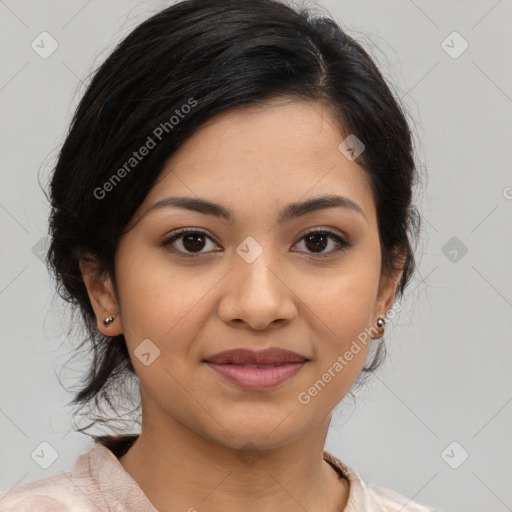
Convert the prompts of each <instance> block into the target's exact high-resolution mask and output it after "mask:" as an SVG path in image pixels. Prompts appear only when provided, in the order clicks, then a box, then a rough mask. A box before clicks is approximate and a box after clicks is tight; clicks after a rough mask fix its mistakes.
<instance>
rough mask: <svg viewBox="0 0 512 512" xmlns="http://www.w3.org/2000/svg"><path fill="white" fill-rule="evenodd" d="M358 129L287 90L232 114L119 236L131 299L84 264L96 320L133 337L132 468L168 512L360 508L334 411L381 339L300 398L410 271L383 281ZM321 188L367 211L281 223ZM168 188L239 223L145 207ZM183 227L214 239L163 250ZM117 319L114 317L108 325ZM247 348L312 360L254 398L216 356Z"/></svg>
mask: <svg viewBox="0 0 512 512" xmlns="http://www.w3.org/2000/svg"><path fill="white" fill-rule="evenodd" d="M344 138H345V136H344V135H343V134H342V132H341V130H340V128H339V126H338V125H337V123H336V122H335V120H334V118H333V117H332V116H331V113H330V111H329V110H328V109H327V108H326V107H324V106H323V105H321V104H319V103H306V102H302V101H298V100H291V99H281V100H280V101H275V100H274V101H273V102H269V103H267V104H266V105H265V107H264V108H261V107H251V108H245V109H240V110H237V111H230V112H227V113H223V114H220V115H218V116H216V117H215V118H213V119H212V120H210V121H209V122H208V123H206V124H205V125H204V126H203V128H202V129H200V130H198V131H197V132H196V133H195V134H194V135H193V136H192V137H191V138H190V139H189V140H188V141H187V142H186V143H185V144H184V145H183V146H182V147H181V148H180V149H179V151H178V152H176V153H175V154H174V155H173V156H172V158H171V159H170V160H169V161H168V162H167V164H166V166H165V168H164V169H163V171H162V173H161V175H160V177H159V180H158V182H157V183H156V185H155V186H154V187H153V189H152V190H151V191H150V193H149V194H148V196H147V197H146V199H145V201H144V203H143V204H142V205H141V207H140V208H139V209H138V211H137V212H136V214H135V215H134V217H133V219H132V222H131V223H130V228H131V229H130V230H129V231H128V233H126V234H125V235H124V236H123V237H122V238H121V240H120V243H119V246H118V250H117V252H116V261H115V264H116V276H117V280H118V282H117V285H118V293H119V296H118V297H116V296H115V294H114V292H113V287H112V283H111V281H110V279H109V278H108V277H106V276H99V277H98V276H95V274H94V272H92V271H90V269H88V267H87V266H86V264H85V262H83V261H82V262H81V269H82V272H83V276H84V281H85V283H86V285H87V289H88V291H89V296H90V299H91V302H92V304H93V307H94V310H95V312H96V315H97V319H98V329H99V330H100V331H101V332H102V333H104V334H105V335H107V336H114V335H117V334H119V333H124V335H125V338H126V342H127V345H128V348H129V352H130V357H131V359H132V362H133V365H134V367H135V370H136V372H137V375H138V377H139V380H140V391H141V398H142V414H143V417H142V433H141V436H140V438H139V439H138V440H137V442H136V443H135V444H134V446H133V447H132V448H131V449H130V450H129V451H128V453H127V454H126V455H124V456H123V457H121V458H120V462H121V464H122V465H123V466H124V468H125V469H126V471H127V472H128V473H130V475H131V476H132V477H133V478H134V479H135V481H136V482H137V483H138V484H139V486H140V487H141V488H142V490H143V491H144V492H145V493H146V495H147V497H148V498H149V500H150V501H151V502H152V503H153V505H154V506H155V507H156V508H158V510H160V511H165V510H171V509H172V510H189V509H191V508H192V507H195V508H196V509H197V510H198V511H199V512H200V511H201V510H208V511H209V512H212V511H213V512H216V511H219V512H220V511H223V512H230V511H235V510H236V511H239V510H244V511H248V512H252V511H256V510H258V511H260V510H274V509H275V506H276V503H279V509H280V510H281V511H299V510H300V511H303V510H307V511H308V512H314V511H323V512H325V511H332V512H334V511H338V512H339V511H341V510H342V509H343V507H344V506H345V504H346V501H347V498H348V492H349V487H348V483H347V482H346V481H345V480H343V479H338V477H337V474H336V473H335V472H334V470H333V468H331V466H329V465H328V464H327V463H326V462H325V461H323V460H322V452H323V449H324V443H325V439H326V436H327V430H328V426H329V421H330V415H331V411H332V410H333V408H334V407H335V406H336V405H337V404H338V403H339V402H340V401H341V400H342V399H343V397H344V396H345V394H346V393H347V392H348V391H349V390H350V388H351V386H352V384H353V383H354V381H355V380H356V378H357V376H358V375H359V373H360V371H361V368H362V367H363V365H364V362H365V358H366V355H367V351H368V345H366V346H365V345H361V347H362V350H361V351H360V352H359V353H358V354H357V355H354V358H353V359H352V360H351V361H350V362H349V363H348V364H347V365H346V366H345V367H344V368H343V370H342V371H340V372H339V373H337V374H336V376H335V377H334V378H332V380H331V382H330V383H328V384H327V385H326V386H325V387H324V389H322V390H321V392H319V393H318V394H317V396H315V397H313V398H311V401H310V402H309V403H308V404H307V405H305V404H302V403H300V402H299V401H298V399H297V396H298V394H299V393H300V392H301V391H307V390H308V388H310V387H311V386H312V385H313V383H314V382H315V381H317V380H318V379H319V378H320V377H321V376H322V374H323V373H324V372H325V371H327V369H328V368H329V367H332V365H333V364H334V362H335V361H336V360H337V358H338V356H339V355H343V354H344V353H345V352H346V351H347V350H348V349H349V347H350V346H351V344H352V342H353V341H354V340H357V336H358V334H360V333H361V332H363V331H364V329H365V328H369V327H371V326H372V325H374V324H375V321H376V320H377V318H378V317H379V316H382V317H384V316H385V314H386V312H387V311H388V310H389V309H390V308H391V306H392V305H393V302H394V297H395V292H396V286H397V283H398V281H399V279H400V275H401V274H400V273H398V274H396V275H394V276H392V278H389V279H384V278H382V281H381V280H380V278H381V265H380V257H381V254H380V250H381V249H380V242H379V236H378V229H377V218H376V209H375V203H374V199H373V195H372V192H371V189H370V187H369V182H368V178H367V175H366V173H365V171H364V170H363V169H362V168H361V167H360V166H359V165H358V164H357V163H356V162H355V161H350V160H349V159H347V158H346V157H345V156H344V155H343V153H342V152H340V150H339V149H338V146H339V144H340V143H341V141H342V140H343V139H344ZM323 194H339V195H344V196H348V197H349V198H350V199H352V200H353V201H355V202H356V203H357V204H358V205H359V206H360V207H361V209H362V211H363V213H364V215H361V214H359V213H357V212H355V211H353V210H350V209H348V208H343V207H335V208H329V209H324V210H321V211H317V212H314V213H310V214H307V215H305V216H302V217H297V218H294V219H291V220H288V221H286V222H284V223H282V224H278V223H277V217H278V213H279V212H280V210H281V209H282V208H283V207H284V206H286V205H287V204H289V203H292V202H298V201H304V200H305V199H310V198H313V197H317V196H320V195H323ZM168 196H195V197H201V198H205V199H208V200H210V201H213V202H215V203H220V204H222V205H224V206H226V207H228V208H231V209H232V210H233V215H234V221H233V222H229V221H227V220H225V219H220V218H216V217H213V216H209V215H204V214H201V213H196V212H191V211H187V210H184V209H179V208H170V209H159V210H155V211H153V212H152V213H150V214H148V215H144V212H146V210H147V209H148V207H149V206H151V205H153V204H154V203H155V202H156V201H159V200H161V199H163V198H166V197H168ZM180 228H197V229H198V230H200V231H203V232H205V233H206V235H207V236H209V237H210V238H208V237H204V238H202V239H201V238H200V239H199V241H198V242H194V243H195V244H196V245H193V244H192V245H191V244H190V243H189V244H188V245H186V244H185V242H184V239H183V238H181V239H178V240H176V241H175V242H174V243H173V244H172V246H167V247H165V246H163V245H162V242H163V241H165V240H166V239H169V238H170V235H172V234H173V233H174V232H175V231H176V230H178V229H180ZM315 228H323V229H328V230H329V231H333V232H334V233H335V234H337V235H339V236H341V238H343V239H344V240H347V241H349V242H350V243H352V244H353V246H352V247H349V248H347V249H345V250H342V251H340V252H337V253H335V252H334V251H335V249H336V247H337V244H336V242H335V240H333V239H331V238H327V244H328V245H327V246H326V247H325V248H323V246H322V245H319V242H318V241H316V242H314V243H313V244H311V243H308V242H307V239H305V238H304V236H305V235H306V234H307V233H308V232H309V231H311V229H315ZM248 236H250V237H252V238H254V239H255V240H256V241H257V243H258V244H259V245H260V246H261V247H262V249H263V252H262V253H261V255H260V256H259V257H257V258H256V259H255V260H254V261H253V262H252V263H248V262H247V261H245V260H244V259H243V258H242V257H241V256H240V255H239V254H238V253H237V252H236V248H237V247H238V246H239V245H240V244H241V243H242V242H243V241H244V240H245V238H246V237H248ZM321 242H322V241H321V240H320V243H321ZM172 247H174V248H175V250H176V251H177V252H175V253H173V252H172V251H171V248H172ZM179 251H182V253H185V254H190V253H191V252H192V251H195V252H196V253H202V255H201V256H199V257H196V258H187V257H186V256H180V255H179ZM318 253H320V254H322V253H332V256H330V257H327V258H324V259H322V258H320V257H319V256H318ZM379 284H380V285H381V286H380V289H379ZM116 315H117V316H116ZM108 316H116V319H115V321H114V322H113V323H112V324H111V325H110V326H108V327H105V326H104V325H103V319H104V318H106V317H108ZM376 337H379V336H376ZM145 339H150V340H151V342H152V343H153V344H154V345H155V346H157V347H158V349H159V350H160V355H159V356H158V357H157V358H156V359H155V360H154V361H153V362H152V363H151V364H150V365H147V366H146V365H144V364H143V363H142V362H141V361H140V360H139V358H138V357H136V356H135V355H134V350H135V349H136V348H137V346H138V345H139V344H140V343H141V342H142V340H145ZM237 347H244V348H252V349H256V350H259V349H263V348H268V347H281V348H285V349H289V350H293V351H295V352H298V353H299V354H301V355H303V356H305V357H306V358H308V359H310V361H309V362H308V363H306V365H305V367H304V368H303V369H302V370H301V371H300V372H299V373H298V374H297V375H295V376H294V377H293V378H292V379H290V380H288V381H286V382H285V383H283V384H281V385H279V386H278V387H277V388H274V389H271V390H266V391H247V390H243V389H240V388H238V387H236V386H235V385H233V384H231V383H230V382H227V381H224V380H223V379H222V378H221V377H219V376H218V375H217V374H216V373H214V372H213V371H212V370H211V369H210V368H209V367H208V366H206V365H205V363H204V362H203V359H204V358H206V357H208V356H212V355H213V354H216V353H218V352H220V351H224V350H227V349H232V348H237ZM248 443H252V445H250V446H254V447H256V449H257V454H258V457H259V459H258V460H257V462H256V463H255V464H253V465H248V464H247V463H245V462H244V461H243V460H241V458H240V453H242V452H243V448H244V447H246V448H247V446H249V445H248Z"/></svg>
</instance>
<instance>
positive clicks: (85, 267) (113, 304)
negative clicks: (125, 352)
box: [78, 254, 123, 336]
mask: <svg viewBox="0 0 512 512" xmlns="http://www.w3.org/2000/svg"><path fill="white" fill-rule="evenodd" d="M78 264H79V267H80V271H81V273H82V279H83V281H84V284H85V287H86V289H87V294H88V295H89V300H90V301H91V305H92V307H93V309H94V313H95V314H96V321H97V324H98V330H99V331H100V332H101V333H102V334H104V335H105V336H117V335H118V334H122V332H123V330H122V324H121V318H120V316H119V315H118V310H119V307H118V304H117V300H116V297H115V294H114V288H113V285H112V281H111V279H110V276H108V275H105V274H100V273H99V265H98V263H97V261H96V259H95V258H94V257H92V256H91V255H90V254H86V255H84V256H82V257H80V259H79V262H78ZM110 316H112V317H116V319H115V321H114V322H113V323H111V324H110V325H109V326H106V325H105V324H104V323H103V320H104V319H105V318H108V317H110Z"/></svg>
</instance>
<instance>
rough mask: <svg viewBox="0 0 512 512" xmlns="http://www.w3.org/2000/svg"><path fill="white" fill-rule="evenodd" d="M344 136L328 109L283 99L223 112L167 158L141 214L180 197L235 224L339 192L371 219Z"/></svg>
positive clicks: (366, 191)
mask: <svg viewBox="0 0 512 512" xmlns="http://www.w3.org/2000/svg"><path fill="white" fill-rule="evenodd" d="M345 137H346V134H345V133H343V131H342V129H341V127H340V126H339V124H338V122H337V120H336V119H335V118H334V117H333V115H332V113H331V112H330V110H329V109H327V108H326V107H325V106H323V105H322V104H320V103H316V102H315V103H313V102H311V103H309V102H307V103H306V102H302V101H297V100H289V99H283V100H274V101H272V102H268V103H266V104H262V105H259V106H257V107H250V108H241V109H237V110H232V111H228V112H224V113H222V114H219V115H217V116H215V117H213V118H212V119H210V120H208V121H207V122H206V123H205V124H204V125H202V126H201V127H200V129H198V130H197V131H196V132H195V133H194V134H193V135H192V136H191V137H190V138H189V139H188V140H187V141H186V142H185V143H184V144H183V145H182V146H181V147H180V148H179V149H178V150H177V151H176V152H175V153H174V154H173V155H172V157H171V158H170V159H169V160H168V161H167V163H166V165H165V166H164V169H163V170H162V173H161V174H160V176H159V178H158V180H157V182H156V183H155V185H154V187H153V188H152V190H151V191H150V192H149V194H148V196H147V197H146V199H145V201H144V203H143V205H142V206H141V208H140V212H141V213H142V212H143V211H144V210H147V208H148V207H150V206H151V205H152V204H154V203H155V202H157V201H159V200H162V199H164V198H165V197H167V196H171V195H172V196H176V195H181V196H183V195H186V196H198V197H201V198H208V199H210V200H211V201H213V202H217V203H223V204H225V205H226V206H228V208H229V209H230V210H232V211H233V212H234V216H235V217H236V215H237V213H236V212H237V211H240V213H241V214H243V213H250V212H248V210H251V211H252V213H253V214H254V213H255V208H256V209H258V210H261V209H264V210H265V211H271V210H276V209H278V210H280V211H281V210H282V207H283V205H285V204H288V203H290V202H297V201H299V200H304V199H307V198H308V197H315V196H318V195H324V194H333V193H337V194H341V195H344V196H346V197H349V198H350V199H352V200H353V201H354V202H356V203H357V204H358V205H359V206H360V207H361V209H362V210H363V211H364V213H365V215H366V216H367V217H368V218H369V217H372V216H373V215H374V204H373V196H372V194H371V189H370V186H369V181H368V176H367V173H366V171H365V170H364V169H363V168H362V167H361V166H359V165H358V164H357V163H356V162H355V161H350V160H348V159H347V158H346V157H345V156H344V154H343V153H342V152H341V151H340V150H339V145H340V143H341V142H342V141H343V139H344V138H345Z"/></svg>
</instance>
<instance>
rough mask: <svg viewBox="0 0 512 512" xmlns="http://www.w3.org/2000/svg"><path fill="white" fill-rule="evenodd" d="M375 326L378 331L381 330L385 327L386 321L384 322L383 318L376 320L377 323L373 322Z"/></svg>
mask: <svg viewBox="0 0 512 512" xmlns="http://www.w3.org/2000/svg"><path fill="white" fill-rule="evenodd" d="M375 323H376V324H377V327H378V328H379V329H383V328H384V326H385V325H386V320H384V318H382V317H380V318H378V319H377V322H375Z"/></svg>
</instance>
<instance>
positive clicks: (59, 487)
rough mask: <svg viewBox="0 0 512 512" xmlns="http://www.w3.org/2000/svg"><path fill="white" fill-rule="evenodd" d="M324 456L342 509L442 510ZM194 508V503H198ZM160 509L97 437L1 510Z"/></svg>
mask: <svg viewBox="0 0 512 512" xmlns="http://www.w3.org/2000/svg"><path fill="white" fill-rule="evenodd" d="M324 460H326V461H327V462H328V463H330V464H331V465H332V466H333V467H334V469H335V470H336V471H337V472H338V474H339V475H340V478H344V477H345V478H347V479H348V480H349V482H350V493H349V499H348V503H347V506H346V507H345V509H344V511H340V512H398V511H400V512H439V511H438V510H436V509H433V508H429V507H426V506H424V505H420V504H419V503H416V502H413V501H410V500H409V499H407V498H405V497H404V496H402V495H400V494H398V493H396V492H395V491H392V490H390V489H385V488H383V487H377V486H375V485H372V484H365V483H364V482H363V480H362V479H361V478H360V476H359V475H358V474H357V473H356V472H355V471H354V470H352V469H350V468H349V467H347V466H345V465H344V464H343V463H342V462H341V461H340V460H339V459H337V458H336V457H334V455H332V454H330V453H329V452H327V451H324ZM192 510H193V508H192ZM102 511H105V512H107V511H108V512H157V510H156V508H155V507H154V506H153V505H152V504H151V502H150V501H149V500H148V498H147V497H146V496H145V494H144V493H143V492H142V489H141V488H140V487H139V486H138V485H137V483H136V482H135V480H133V478H132V477H131V476H130V475H129V473H127V472H126V471H125V469H124V468H123V466H122V465H121V463H120V462H119V460H118V458H117V457H116V455H114V453H113V452H112V451H111V450H110V449H108V448H106V447H105V446H103V445H102V444H100V443H99V442H96V444H95V445H94V447H93V448H91V449H90V450H89V452H88V453H86V454H83V455H80V456H79V457H78V458H77V460H76V463H75V466H74V467H73V469H72V470H71V471H68V472H65V473H64V472H62V473H60V474H58V475H55V476H50V477H48V478H43V479H41V480H37V481H35V482H30V483H28V484H25V485H21V486H19V487H15V488H14V489H11V490H10V491H7V492H4V493H3V494H0V512H102Z"/></svg>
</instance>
